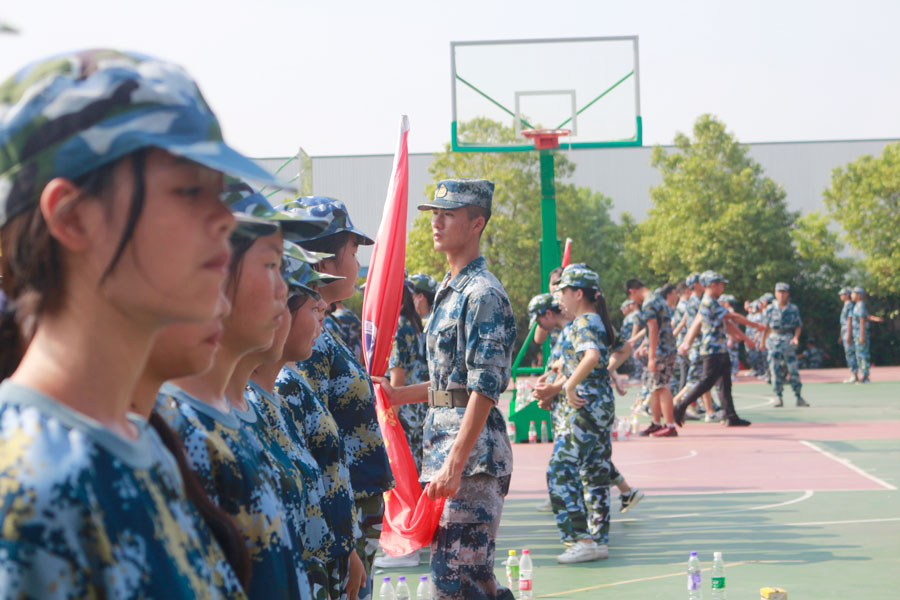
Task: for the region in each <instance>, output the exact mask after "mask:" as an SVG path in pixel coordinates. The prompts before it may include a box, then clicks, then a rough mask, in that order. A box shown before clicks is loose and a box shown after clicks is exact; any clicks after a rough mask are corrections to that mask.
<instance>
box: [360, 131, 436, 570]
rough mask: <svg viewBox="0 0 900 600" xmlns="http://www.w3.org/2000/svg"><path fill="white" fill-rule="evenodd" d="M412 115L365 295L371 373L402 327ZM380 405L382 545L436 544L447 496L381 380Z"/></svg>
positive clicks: (381, 367)
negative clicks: (419, 465)
mask: <svg viewBox="0 0 900 600" xmlns="http://www.w3.org/2000/svg"><path fill="white" fill-rule="evenodd" d="M408 135H409V119H408V118H407V117H406V115H404V116H403V117H402V118H401V120H400V139H399V142H398V147H397V152H396V154H395V155H394V168H393V171H392V172H391V180H390V182H389V183H388V192H387V200H386V201H385V203H384V211H383V212H382V215H381V225H380V226H379V227H378V235H377V236H376V238H375V247H374V249H373V251H372V259H371V261H370V263H369V275H368V278H367V279H366V292H365V297H364V298H363V311H362V312H363V318H362V320H363V342H364V344H365V358H366V368H367V369H368V370H369V373H370V374H371V375H378V376H383V375H384V374H385V372H386V371H387V366H388V358H389V357H390V354H391V345H392V343H393V341H394V335H395V334H396V332H397V321H398V319H399V317H400V304H401V302H400V301H401V298H402V297H403V278H404V275H403V272H404V267H405V264H406V209H407V203H408V199H409V151H408V147H407V136H408ZM375 410H376V412H377V414H378V423H379V425H381V434H382V436H383V437H384V445H385V448H386V450H387V455H388V460H389V461H390V464H391V472H392V473H393V474H394V480H395V481H396V487H395V488H394V489H393V490H391V491H389V492H385V494H384V500H385V503H384V522H383V524H382V530H381V547H382V548H384V550H385V552H387V553H388V554H391V555H393V556H399V555H402V554H408V553H410V552H412V551H413V550H418V549H419V548H422V547H424V546H427V545H429V544H431V539H432V537H433V536H434V531H435V529H436V528H437V526H438V522H439V521H440V518H441V513H442V512H443V510H444V499H443V498H441V499H439V500H431V499H430V498H428V496H427V495H426V494H425V492H424V491H423V490H422V487H421V486H420V485H419V473H418V472H417V471H416V463H415V462H414V461H413V457H412V453H411V452H410V450H409V444H408V443H407V441H406V435H405V434H404V432H403V426H402V425H401V424H400V422H399V421H398V420H397V415H396V413H395V412H394V409H393V408H392V407H391V406H390V404H389V403H388V401H387V398H385V396H384V393H383V392H382V391H381V386H380V385H377V384H376V385H375Z"/></svg>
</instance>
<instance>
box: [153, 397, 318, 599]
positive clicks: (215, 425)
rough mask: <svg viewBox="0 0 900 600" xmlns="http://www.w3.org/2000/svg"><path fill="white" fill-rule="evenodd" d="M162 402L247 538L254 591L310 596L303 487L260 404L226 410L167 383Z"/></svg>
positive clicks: (191, 457) (195, 465)
mask: <svg viewBox="0 0 900 600" xmlns="http://www.w3.org/2000/svg"><path fill="white" fill-rule="evenodd" d="M156 410H157V412H158V413H159V414H160V416H162V417H163V418H164V419H165V420H166V421H167V422H168V423H169V425H170V426H171V427H172V429H174V430H175V431H176V432H178V435H179V437H180V438H181V439H182V441H183V442H184V448H185V454H186V455H187V458H188V462H189V463H190V466H191V470H192V471H193V472H194V473H195V474H196V475H197V478H198V480H199V481H200V484H201V485H202V486H203V489H204V490H206V493H207V494H208V495H209V498H210V500H212V501H213V502H214V503H215V504H216V505H217V506H218V507H219V508H221V509H222V510H224V511H225V512H226V513H228V514H229V515H230V516H231V517H232V519H234V524H235V525H236V526H237V528H238V529H239V530H240V531H241V533H242V534H243V535H244V538H245V539H246V541H247V546H248V550H249V551H250V559H251V563H252V565H253V576H252V577H251V579H250V587H249V589H248V590H247V595H248V596H249V597H250V598H273V597H299V598H311V588H310V583H309V579H308V576H307V570H306V566H305V562H304V560H303V546H302V536H303V535H304V532H303V531H302V530H300V531H298V530H297V526H298V524H299V523H300V521H301V519H299V518H297V519H294V518H291V517H290V515H296V514H303V513H305V510H306V508H305V504H306V501H305V495H303V494H302V489H297V485H302V480H299V482H298V480H294V479H293V478H292V477H290V476H289V475H286V474H287V473H288V472H289V471H288V467H289V462H290V459H288V458H287V457H286V456H285V455H284V454H283V451H282V452H278V449H276V448H273V447H272V446H271V445H270V444H269V443H268V440H266V439H265V437H264V435H263V431H264V427H262V423H260V422H259V421H258V420H256V418H255V417H256V411H255V410H253V408H252V407H250V410H248V411H239V410H236V409H234V408H233V407H232V410H231V411H229V412H227V413H224V412H221V411H219V410H218V409H216V408H214V407H213V406H210V405H209V404H206V403H204V402H201V401H199V400H197V399H195V398H194V397H193V396H191V395H190V394H188V393H187V392H185V391H184V390H182V389H180V388H178V387H176V386H174V385H172V384H169V383H166V384H164V385H163V387H162V388H160V394H159V397H158V398H157V402H156Z"/></svg>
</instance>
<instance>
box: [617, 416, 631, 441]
mask: <svg viewBox="0 0 900 600" xmlns="http://www.w3.org/2000/svg"><path fill="white" fill-rule="evenodd" d="M629 435H631V427H630V426H629V425H628V421H626V420H625V419H619V441H620V442H626V441H628V436H629Z"/></svg>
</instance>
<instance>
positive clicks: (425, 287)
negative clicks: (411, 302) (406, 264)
mask: <svg viewBox="0 0 900 600" xmlns="http://www.w3.org/2000/svg"><path fill="white" fill-rule="evenodd" d="M408 279H409V282H410V283H411V284H412V289H413V292H424V293H428V294H434V293H435V292H437V287H438V284H437V281H435V279H434V277H432V276H431V275H428V274H426V273H413V274H412V275H410V276H409V278H408Z"/></svg>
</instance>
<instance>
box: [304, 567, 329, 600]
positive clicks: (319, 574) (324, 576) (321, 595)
mask: <svg viewBox="0 0 900 600" xmlns="http://www.w3.org/2000/svg"><path fill="white" fill-rule="evenodd" d="M304 562H305V563H306V572H307V573H308V574H309V585H310V588H311V591H312V598H313V600H328V599H329V595H330V593H329V592H330V590H329V585H328V584H329V577H328V568H327V567H326V566H325V563H324V562H322V561H321V560H319V559H317V558H310V559H308V560H306V561H304Z"/></svg>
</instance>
